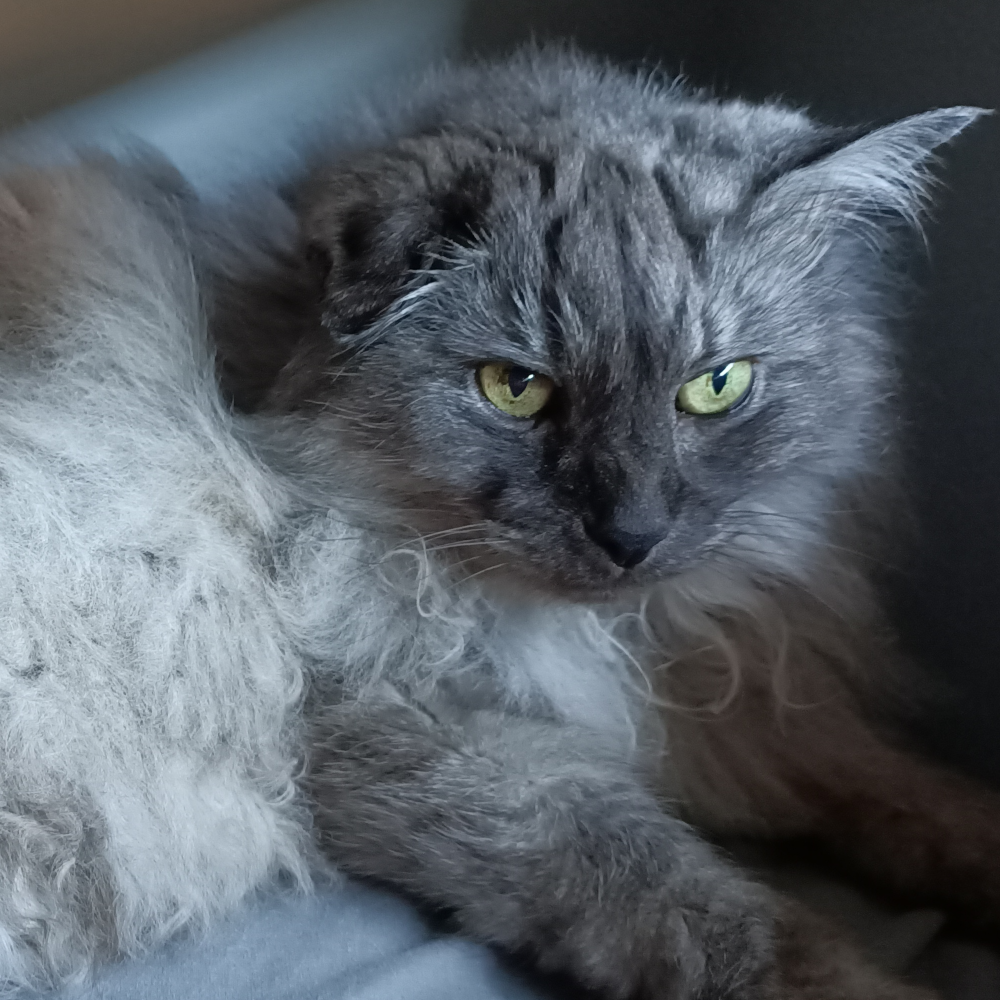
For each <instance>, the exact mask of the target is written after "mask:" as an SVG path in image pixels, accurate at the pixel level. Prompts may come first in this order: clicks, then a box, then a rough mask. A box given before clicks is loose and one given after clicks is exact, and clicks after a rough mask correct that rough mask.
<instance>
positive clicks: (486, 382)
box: [476, 362, 555, 417]
mask: <svg viewBox="0 0 1000 1000" xmlns="http://www.w3.org/2000/svg"><path fill="white" fill-rule="evenodd" d="M476 378H477V379H478V380H479V388H480V389H481V390H482V393H483V395H484V396H485V397H486V398H487V399H488V400H489V401H490V402H491V403H492V404H493V405H494V406H495V407H496V408H497V409H498V410H503V412H504V413H509V414H510V415H511V416H512V417H533V416H534V415H535V414H536V413H538V412H539V411H540V410H541V409H542V407H543V406H545V404H546V403H547V402H548V401H549V397H550V396H551V395H552V390H553V388H555V387H554V386H553V384H552V379H550V378H549V377H548V376H547V375H542V374H540V373H539V372H533V371H531V370H530V369H528V368H519V367H518V366H517V365H508V364H503V363H500V362H490V363H488V364H485V365H480V366H479V368H478V369H477V371H476Z"/></svg>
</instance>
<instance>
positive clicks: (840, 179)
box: [761, 107, 988, 233]
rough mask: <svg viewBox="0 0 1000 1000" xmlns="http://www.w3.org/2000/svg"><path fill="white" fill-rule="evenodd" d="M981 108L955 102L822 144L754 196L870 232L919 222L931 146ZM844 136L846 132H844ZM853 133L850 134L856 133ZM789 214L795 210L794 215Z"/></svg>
mask: <svg viewBox="0 0 1000 1000" xmlns="http://www.w3.org/2000/svg"><path fill="white" fill-rule="evenodd" d="M987 113H988V112H987V111H985V110H984V109H982V108H973V107H955V108H942V109H939V110H937V111H927V112H925V113H923V114H918V115H913V116H912V117H910V118H904V119H902V120H901V121H898V122H895V123H893V124H892V125H887V126H884V127H883V128H878V129H875V130H873V131H870V132H867V133H865V134H863V135H861V136H860V137H856V138H851V137H850V135H849V134H847V138H846V140H843V141H842V142H841V143H837V142H836V141H835V142H833V143H827V144H826V145H825V146H824V147H822V148H821V149H820V151H819V154H818V155H813V156H807V157H805V162H802V163H799V164H794V163H793V164H791V165H790V167H788V168H786V169H784V170H783V171H781V172H780V174H779V176H777V177H776V178H775V179H773V181H771V182H770V183H768V185H767V190H766V191H765V192H764V193H763V194H762V196H761V198H762V200H763V201H766V202H767V203H768V204H769V206H771V207H778V208H779V209H780V208H782V207H785V208H791V207H792V206H793V205H796V204H797V205H799V206H802V207H803V208H804V209H807V210H808V211H809V212H810V213H811V214H812V215H814V216H816V215H825V216H826V217H827V219H830V218H834V219H836V220H838V221H840V222H843V223H846V224H847V225H848V226H850V225H851V224H854V225H855V226H856V227H857V228H861V229H864V228H867V229H868V230H869V233H870V232H871V230H872V229H873V228H874V229H875V230H877V229H878V227H879V225H880V224H884V225H885V226H886V227H887V228H888V229H891V228H893V226H898V225H899V223H906V224H908V225H911V226H917V225H919V221H920V216H921V213H922V211H923V209H924V206H925V205H926V201H927V193H928V187H929V183H930V180H931V174H930V171H929V167H930V164H931V163H932V160H933V154H934V151H935V150H936V149H937V148H938V147H939V146H941V145H943V144H944V143H946V142H948V141H949V140H951V139H953V138H954V137H955V136H956V135H958V133H959V132H961V131H962V130H963V129H965V128H966V127H967V126H969V125H971V124H972V122H974V121H975V120H976V119H977V118H979V117H980V116H982V115H983V114H987ZM845 134H846V133H845ZM855 135H856V133H855ZM793 214H794V213H793Z"/></svg>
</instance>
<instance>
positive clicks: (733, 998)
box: [638, 880, 779, 1000]
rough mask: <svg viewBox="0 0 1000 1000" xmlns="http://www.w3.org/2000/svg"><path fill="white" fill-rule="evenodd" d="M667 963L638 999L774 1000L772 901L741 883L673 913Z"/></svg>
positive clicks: (666, 924)
mask: <svg viewBox="0 0 1000 1000" xmlns="http://www.w3.org/2000/svg"><path fill="white" fill-rule="evenodd" d="M663 928H664V939H665V940H664V942H663V948H662V958H661V961H660V962H657V963H655V964H654V966H653V967H652V969H651V970H650V975H649V977H648V981H647V982H644V983H643V984H642V988H641V990H640V992H639V994H638V995H639V996H640V997H641V998H643V1000H646V998H649V1000H654V998H655V1000H665V998H669V1000H675V998H677V1000H681V998H683V1000H689V998H690V1000H772V998H775V1000H776V998H777V997H778V996H779V993H778V990H777V986H776V982H777V981H776V970H775V964H776V963H775V951H774V933H773V917H772V912H771V899H770V896H769V895H768V894H767V893H766V892H765V891H764V890H761V889H759V888H758V887H757V886H754V885H749V884H747V883H745V882H743V881H742V880H739V881H738V882H735V883H734V884H732V885H729V886H719V887H717V888H716V890H715V892H714V893H712V894H711V895H710V896H708V897H706V898H704V899H702V900H696V901H694V902H692V903H690V904H688V905H686V906H678V907H675V908H672V909H671V910H669V911H668V912H667V914H666V916H665V919H664V922H663Z"/></svg>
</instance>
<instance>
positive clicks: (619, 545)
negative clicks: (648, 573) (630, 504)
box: [583, 521, 664, 569]
mask: <svg viewBox="0 0 1000 1000" xmlns="http://www.w3.org/2000/svg"><path fill="white" fill-rule="evenodd" d="M583 526H584V529H585V530H586V532H587V534H588V535H589V536H590V537H591V538H592V539H593V540H594V541H595V542H597V544H598V545H600V547H601V548H602V549H604V551H605V552H607V554H608V555H609V556H611V558H612V560H613V561H614V562H615V563H617V564H618V565H619V566H621V567H622V569H632V567H633V566H638V565H639V563H641V562H642V561H643V559H645V558H646V556H648V555H649V553H650V551H651V550H652V548H653V546H654V545H656V543H657V542H659V541H662V539H663V537H664V535H663V532H661V531H656V532H647V533H643V534H635V533H633V532H631V531H623V530H622V529H621V528H618V527H616V526H615V525H613V524H612V525H600V524H591V523H589V522H587V521H584V524H583Z"/></svg>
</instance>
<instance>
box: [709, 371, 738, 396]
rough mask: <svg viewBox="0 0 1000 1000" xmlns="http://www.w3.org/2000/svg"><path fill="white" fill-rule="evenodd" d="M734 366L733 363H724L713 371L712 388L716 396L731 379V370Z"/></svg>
mask: <svg viewBox="0 0 1000 1000" xmlns="http://www.w3.org/2000/svg"><path fill="white" fill-rule="evenodd" d="M732 367H733V366H732V364H728V365H722V366H721V367H719V368H716V369H715V371H714V372H712V389H713V390H714V392H715V394H716V396H718V395H720V394H721V392H722V390H723V389H725V388H726V383H727V382H728V381H729V372H730V371H731V370H732Z"/></svg>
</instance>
